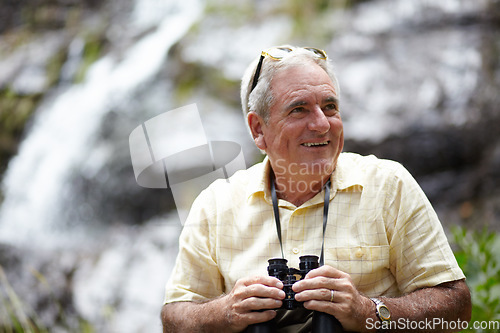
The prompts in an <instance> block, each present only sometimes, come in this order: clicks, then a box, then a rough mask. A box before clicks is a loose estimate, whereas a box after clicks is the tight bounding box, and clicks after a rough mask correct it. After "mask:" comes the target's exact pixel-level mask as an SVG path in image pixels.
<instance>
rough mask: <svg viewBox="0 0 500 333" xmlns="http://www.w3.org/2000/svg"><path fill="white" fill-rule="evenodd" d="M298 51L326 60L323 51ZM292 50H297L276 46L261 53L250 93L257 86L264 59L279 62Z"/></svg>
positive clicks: (312, 49)
mask: <svg viewBox="0 0 500 333" xmlns="http://www.w3.org/2000/svg"><path fill="white" fill-rule="evenodd" d="M300 49H303V50H306V51H309V52H312V53H313V54H314V55H315V56H316V57H318V58H319V59H325V60H326V59H327V55H326V52H325V51H323V50H320V49H317V48H314V47H301V48H300ZM294 50H297V49H296V48H290V47H282V46H277V47H272V48H270V49H267V50H265V51H262V52H261V54H260V59H259V63H258V64H257V68H256V69H255V74H254V76H253V81H252V88H251V89H250V93H251V92H252V91H253V90H254V89H255V86H257V82H258V81H259V76H260V70H261V68H262V63H263V62H264V58H265V57H269V58H271V59H273V60H281V59H283V58H284V57H285V56H286V55H287V54H288V53H290V52H293V51H294Z"/></svg>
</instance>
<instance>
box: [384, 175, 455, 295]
mask: <svg viewBox="0 0 500 333" xmlns="http://www.w3.org/2000/svg"><path fill="white" fill-rule="evenodd" d="M387 205H388V210H387V212H388V215H392V216H390V217H389V220H392V221H391V222H392V223H390V224H389V225H391V227H390V228H389V230H388V231H389V232H388V236H389V242H390V258H391V259H390V269H391V271H392V273H393V275H394V276H395V277H396V281H397V283H398V287H399V289H400V291H401V292H402V293H409V292H412V291H414V290H416V289H419V288H423V287H432V286H436V285H438V284H440V283H444V282H449V281H454V280H460V279H463V278H465V276H464V274H463V272H462V270H461V269H460V267H459V266H458V263H457V261H456V259H455V256H454V254H453V251H452V250H451V248H450V245H449V243H448V240H447V238H446V234H445V233H444V230H443V227H442V225H441V222H440V221H439V219H438V216H437V214H436V212H435V211H434V209H433V208H432V206H431V204H430V202H429V200H428V199H427V197H426V196H425V194H424V192H423V191H422V189H421V188H420V186H419V185H418V184H417V182H416V181H415V179H414V178H413V177H412V176H411V175H410V173H409V172H408V171H407V170H406V169H404V168H403V167H402V166H401V168H400V169H399V170H398V171H397V172H396V173H395V178H394V191H392V195H391V197H390V198H389V202H387Z"/></svg>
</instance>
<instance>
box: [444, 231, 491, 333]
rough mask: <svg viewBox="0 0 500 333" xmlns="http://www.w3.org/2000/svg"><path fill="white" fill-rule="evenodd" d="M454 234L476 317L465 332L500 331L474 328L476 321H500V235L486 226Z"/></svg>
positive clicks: (459, 260)
mask: <svg viewBox="0 0 500 333" xmlns="http://www.w3.org/2000/svg"><path fill="white" fill-rule="evenodd" d="M452 233H453V239H454V243H455V244H456V246H457V249H456V250H455V257H456V259H457V262H458V264H459V265H460V267H461V268H462V270H463V271H464V274H465V276H466V277H467V285H468V286H469V288H470V291H471V296H472V319H471V322H470V325H469V328H468V329H467V330H465V331H464V332H500V330H496V331H492V330H491V329H481V328H476V329H474V328H473V327H472V326H473V324H474V323H482V324H484V325H486V323H489V322H494V321H499V322H500V281H499V277H500V236H499V235H498V234H496V233H494V232H489V231H488V230H486V229H484V230H482V231H468V230H466V229H465V228H458V227H456V228H453V229H452ZM499 325H500V324H499ZM497 327H498V326H497Z"/></svg>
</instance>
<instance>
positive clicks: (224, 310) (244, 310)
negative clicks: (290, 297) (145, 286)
mask: <svg viewBox="0 0 500 333" xmlns="http://www.w3.org/2000/svg"><path fill="white" fill-rule="evenodd" d="M282 289H283V283H282V282H281V281H279V280H278V279H276V278H273V277H268V276H262V277H251V278H243V279H240V280H238V281H237V282H236V284H235V286H234V288H233V289H232V290H231V292H230V293H229V294H227V295H223V296H221V297H218V298H216V299H213V300H210V301H207V302H175V303H170V304H165V305H164V306H163V308H162V310H161V319H162V323H163V332H217V333H220V332H240V331H242V330H243V329H245V328H246V327H247V326H248V325H251V324H255V323H260V322H266V321H269V320H271V319H273V318H274V317H275V316H276V312H275V311H273V310H267V311H258V312H257V311H255V310H262V309H276V308H279V307H280V306H281V304H282V302H281V301H282V300H283V299H284V298H285V292H284V291H283V290H282Z"/></svg>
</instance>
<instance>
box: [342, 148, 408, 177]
mask: <svg viewBox="0 0 500 333" xmlns="http://www.w3.org/2000/svg"><path fill="white" fill-rule="evenodd" d="M338 163H339V167H340V168H341V169H342V170H343V173H344V174H345V175H346V176H345V177H347V175H350V176H351V177H353V175H354V176H355V177H356V178H357V179H362V182H363V183H366V182H372V181H373V180H374V179H378V180H379V181H384V180H385V181H396V180H397V179H401V178H407V177H411V175H410V173H409V172H408V171H407V170H406V168H405V167H404V166H403V165H402V164H401V163H399V162H397V161H393V160H388V159H383V158H378V157H376V156H375V155H366V156H364V155H360V154H357V153H342V154H340V156H339V160H338Z"/></svg>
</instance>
